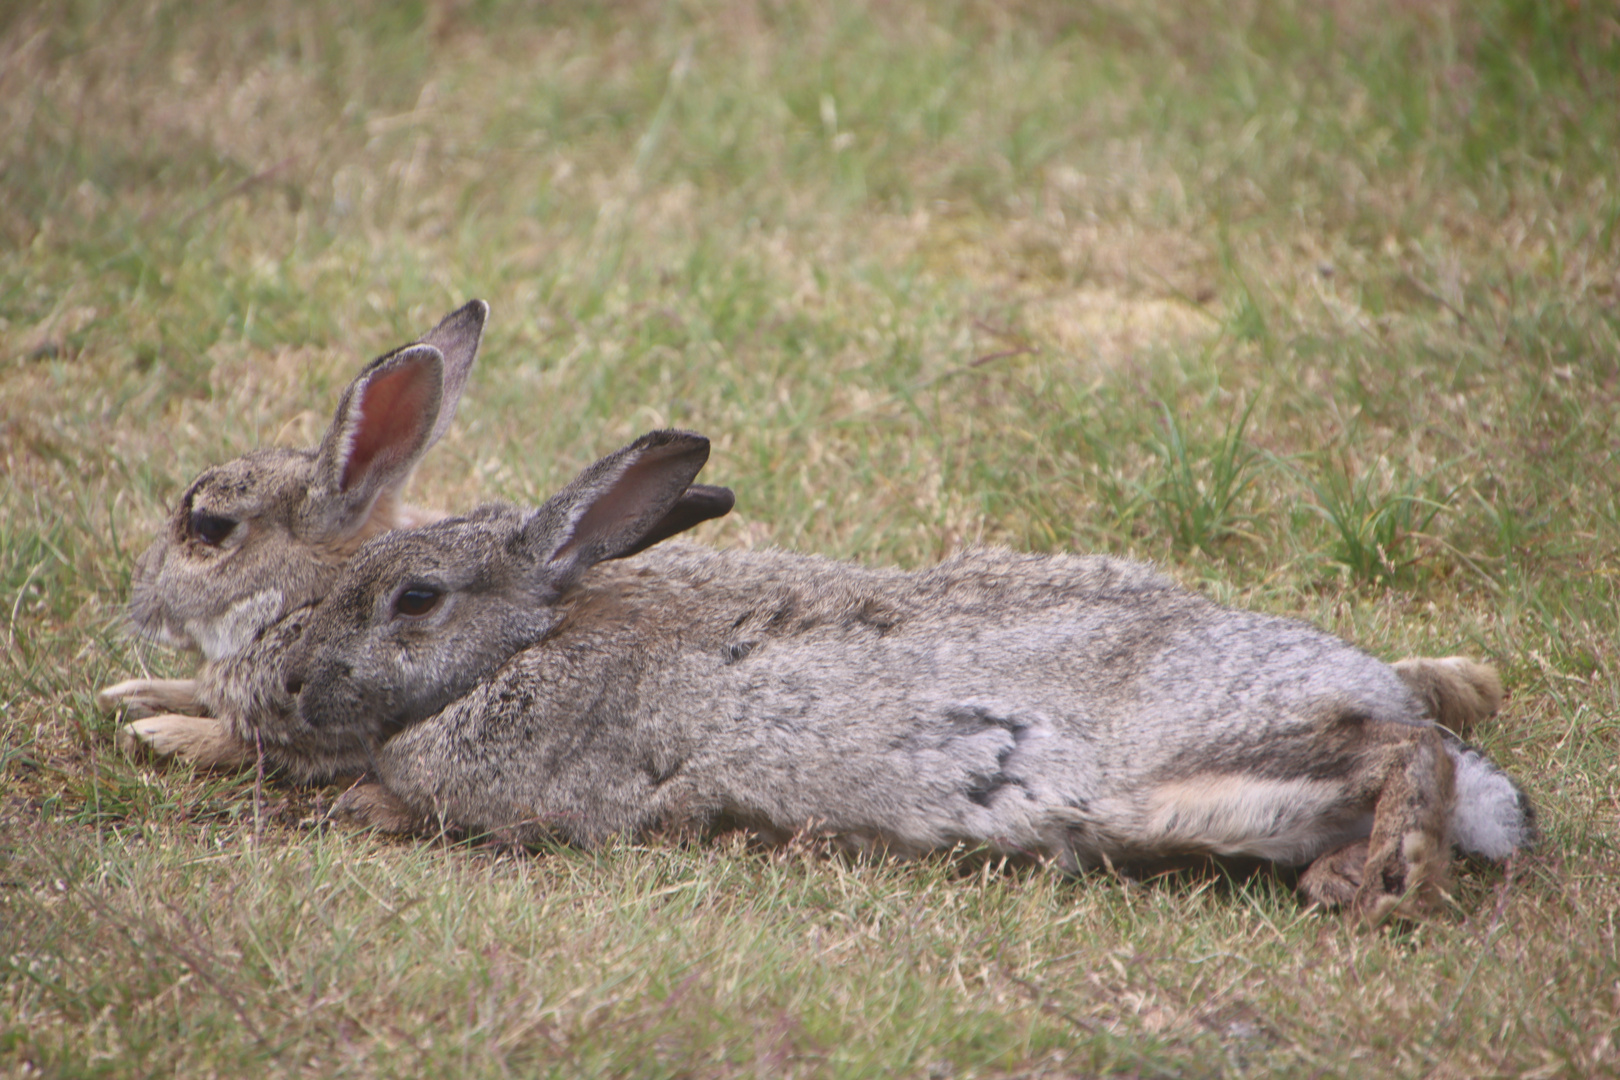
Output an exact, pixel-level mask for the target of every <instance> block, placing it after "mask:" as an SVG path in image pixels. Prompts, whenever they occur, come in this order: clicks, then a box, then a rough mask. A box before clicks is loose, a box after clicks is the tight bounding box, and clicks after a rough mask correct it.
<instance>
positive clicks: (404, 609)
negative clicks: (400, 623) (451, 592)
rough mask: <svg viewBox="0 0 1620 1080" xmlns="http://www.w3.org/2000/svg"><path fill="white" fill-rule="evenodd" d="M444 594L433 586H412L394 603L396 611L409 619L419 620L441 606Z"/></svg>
mask: <svg viewBox="0 0 1620 1080" xmlns="http://www.w3.org/2000/svg"><path fill="white" fill-rule="evenodd" d="M443 599H444V593H442V592H440V591H439V590H438V589H435V588H434V587H433V586H431V585H412V586H411V587H410V588H408V589H406V590H405V591H404V592H402V593H400V594H399V597H398V598H397V599H396V600H395V601H394V610H395V611H396V612H398V613H399V614H401V615H404V616H406V617H408V618H412V619H417V618H421V617H422V616H423V615H426V614H427V613H428V612H430V611H432V610H433V609H434V608H436V607H438V606H439V601H440V600H443Z"/></svg>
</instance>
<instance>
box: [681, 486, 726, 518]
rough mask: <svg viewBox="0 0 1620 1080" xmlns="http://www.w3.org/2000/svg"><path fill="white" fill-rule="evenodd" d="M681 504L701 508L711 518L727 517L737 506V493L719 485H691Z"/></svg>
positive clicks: (683, 495) (684, 493)
mask: <svg viewBox="0 0 1620 1080" xmlns="http://www.w3.org/2000/svg"><path fill="white" fill-rule="evenodd" d="M681 502H683V503H686V504H688V505H690V506H693V507H701V508H702V510H703V511H704V512H705V513H706V514H707V517H709V518H717V517H725V516H726V515H727V514H729V513H731V511H732V509H733V508H734V507H735V506H736V505H737V493H736V492H734V491H732V490H731V489H730V488H728V487H721V486H719V485H718V484H689V485H687V488H686V490H685V491H684V492H683V493H682V494H681Z"/></svg>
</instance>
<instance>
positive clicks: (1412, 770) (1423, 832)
mask: <svg viewBox="0 0 1620 1080" xmlns="http://www.w3.org/2000/svg"><path fill="white" fill-rule="evenodd" d="M1385 731H1386V732H1388V733H1389V734H1391V735H1393V736H1394V737H1393V738H1392V739H1391V740H1390V741H1389V742H1388V743H1387V744H1385V745H1384V746H1383V747H1382V748H1380V749H1381V752H1375V753H1374V755H1373V756H1374V761H1373V762H1372V768H1371V769H1370V770H1369V772H1370V774H1371V776H1370V779H1373V780H1374V781H1375V782H1376V791H1377V799H1376V802H1375V804H1374V809H1373V827H1372V835H1371V836H1369V837H1368V838H1367V839H1365V840H1357V841H1355V842H1353V843H1350V844H1346V845H1344V846H1342V847H1339V848H1336V849H1334V850H1333V851H1330V852H1328V853H1327V854H1325V855H1323V856H1321V857H1319V858H1318V859H1317V860H1316V861H1315V862H1313V863H1312V864H1311V865H1310V867H1309V868H1308V869H1307V870H1306V871H1305V873H1304V874H1303V875H1302V876H1301V878H1300V882H1299V887H1300V890H1301V891H1302V892H1304V893H1305V895H1306V896H1307V897H1308V898H1309V899H1310V900H1311V901H1312V902H1314V903H1318V904H1322V905H1323V906H1326V907H1336V906H1339V905H1345V906H1348V907H1350V908H1353V909H1354V910H1355V911H1356V912H1357V913H1358V914H1359V915H1361V916H1362V917H1363V918H1365V919H1367V920H1368V921H1369V922H1374V923H1377V922H1382V921H1384V920H1385V919H1388V918H1390V917H1391V916H1402V917H1417V916H1421V915H1423V914H1424V913H1425V912H1427V911H1429V910H1431V909H1432V908H1433V907H1434V906H1435V904H1436V902H1437V901H1438V900H1439V897H1440V893H1441V892H1442V890H1444V888H1445V885H1446V881H1447V877H1448V874H1449V872H1450V864H1451V851H1450V845H1449V844H1448V843H1447V842H1446V823H1447V821H1448V819H1449V816H1450V813H1451V805H1452V802H1453V801H1454V799H1455V794H1454V789H1455V774H1454V768H1453V765H1452V762H1451V757H1450V755H1448V754H1447V753H1446V751H1445V747H1444V745H1443V744H1442V742H1441V736H1440V732H1439V731H1437V730H1435V729H1433V728H1422V729H1416V730H1414V729H1411V728H1404V729H1399V728H1386V729H1385Z"/></svg>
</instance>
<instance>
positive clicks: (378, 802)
mask: <svg viewBox="0 0 1620 1080" xmlns="http://www.w3.org/2000/svg"><path fill="white" fill-rule="evenodd" d="M331 816H332V819H333V820H334V821H341V822H343V823H344V824H346V825H352V826H355V827H356V828H361V829H376V830H377V831H378V832H383V833H394V834H406V833H414V832H418V831H420V830H421V829H422V828H423V826H424V825H425V824H426V822H425V821H424V820H423V819H422V817H421V815H419V814H417V813H416V812H415V811H413V810H412V809H411V808H410V807H409V806H407V805H406V804H405V802H404V801H403V800H401V799H400V798H399V796H397V795H395V794H394V793H393V792H391V791H389V790H388V789H387V788H385V787H383V786H382V785H381V784H379V783H376V782H374V781H368V782H365V783H359V784H355V785H354V786H353V787H351V788H349V790H348V791H345V792H344V793H343V794H342V795H340V796H339V797H338V801H337V802H336V803H334V804H333V805H332V815H331Z"/></svg>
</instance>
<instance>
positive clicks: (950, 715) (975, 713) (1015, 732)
mask: <svg viewBox="0 0 1620 1080" xmlns="http://www.w3.org/2000/svg"><path fill="white" fill-rule="evenodd" d="M945 719H947V720H949V721H950V722H951V723H952V724H954V725H956V727H957V729H958V730H960V731H963V732H973V731H983V730H984V729H985V728H991V727H996V728H1001V729H1002V730H1004V731H1008V732H1011V733H1012V737H1013V742H1014V743H1018V742H1022V741H1023V734H1024V732H1025V730H1026V729H1027V728H1028V727H1029V725H1028V724H1026V723H1025V722H1024V721H1022V720H1019V719H1016V718H1014V717H1011V716H997V715H996V714H995V713H993V712H991V711H990V710H989V709H987V708H985V707H984V706H983V705H953V706H951V707H949V708H947V709H946V710H945Z"/></svg>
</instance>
